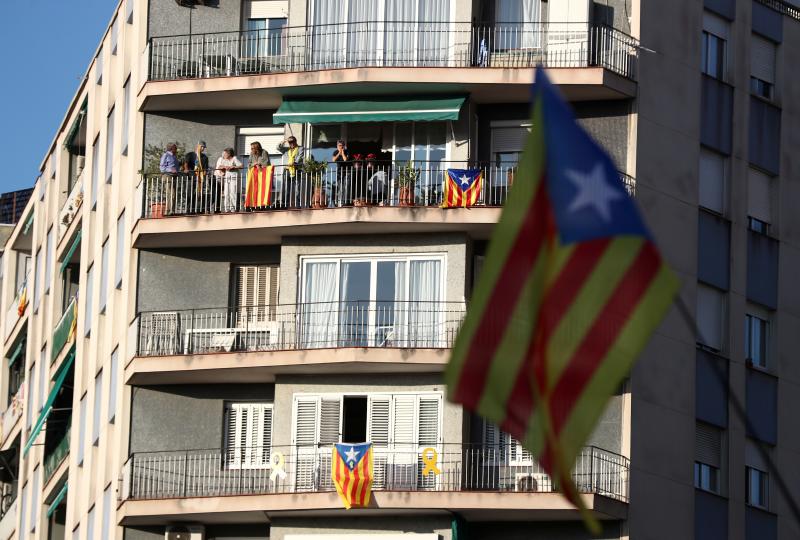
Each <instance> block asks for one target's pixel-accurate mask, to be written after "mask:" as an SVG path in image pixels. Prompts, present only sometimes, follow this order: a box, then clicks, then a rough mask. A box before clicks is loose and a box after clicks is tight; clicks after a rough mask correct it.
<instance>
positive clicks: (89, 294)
mask: <svg viewBox="0 0 800 540" xmlns="http://www.w3.org/2000/svg"><path fill="white" fill-rule="evenodd" d="M93 295H94V264H92V265H90V266H89V270H87V272H86V296H84V298H85V300H84V302H85V303H84V323H83V324H84V329H83V332H84V334H83V335H84V336H88V335H89V334H90V333H91V332H92V316H93V312H94V297H93Z"/></svg>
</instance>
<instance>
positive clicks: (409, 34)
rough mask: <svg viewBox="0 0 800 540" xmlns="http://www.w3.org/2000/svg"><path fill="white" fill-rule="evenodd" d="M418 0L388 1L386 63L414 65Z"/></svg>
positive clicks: (391, 64) (385, 41) (385, 40)
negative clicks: (415, 22)
mask: <svg viewBox="0 0 800 540" xmlns="http://www.w3.org/2000/svg"><path fill="white" fill-rule="evenodd" d="M416 3H417V0H388V1H387V2H386V14H385V18H386V25H385V28H386V35H385V38H384V43H385V45H384V49H385V55H386V64H388V65H390V66H408V65H412V64H413V61H414V58H415V51H414V49H415V48H416V39H415V35H416V32H415V29H414V21H415V19H416Z"/></svg>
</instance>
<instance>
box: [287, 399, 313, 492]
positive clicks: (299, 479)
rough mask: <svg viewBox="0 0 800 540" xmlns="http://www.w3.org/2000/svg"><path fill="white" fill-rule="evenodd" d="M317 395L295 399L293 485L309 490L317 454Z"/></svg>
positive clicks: (311, 487)
mask: <svg viewBox="0 0 800 540" xmlns="http://www.w3.org/2000/svg"><path fill="white" fill-rule="evenodd" d="M318 416H319V398H318V397H299V398H297V399H296V401H295V425H294V440H293V442H294V444H295V449H294V451H295V456H296V457H295V460H296V465H295V487H296V488H297V489H298V490H301V491H304V490H310V489H313V488H314V485H315V474H314V468H315V465H316V456H317V428H318Z"/></svg>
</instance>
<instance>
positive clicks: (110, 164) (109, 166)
mask: <svg viewBox="0 0 800 540" xmlns="http://www.w3.org/2000/svg"><path fill="white" fill-rule="evenodd" d="M113 168H114V107H111V111H110V112H109V113H108V118H107V119H106V183H111V174H112V172H113Z"/></svg>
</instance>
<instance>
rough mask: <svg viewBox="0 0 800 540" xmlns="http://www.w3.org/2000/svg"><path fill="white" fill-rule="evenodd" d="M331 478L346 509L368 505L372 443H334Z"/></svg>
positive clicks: (370, 485) (370, 487) (370, 490)
mask: <svg viewBox="0 0 800 540" xmlns="http://www.w3.org/2000/svg"><path fill="white" fill-rule="evenodd" d="M331 479H332V480H333V484H334V485H335V486H336V491H337V492H338V493H339V497H341V499H342V502H343V503H344V507H345V508H346V509H348V510H350V508H352V507H353V506H368V505H369V497H370V493H371V492H372V443H360V444H334V445H333V459H331Z"/></svg>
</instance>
